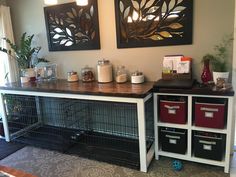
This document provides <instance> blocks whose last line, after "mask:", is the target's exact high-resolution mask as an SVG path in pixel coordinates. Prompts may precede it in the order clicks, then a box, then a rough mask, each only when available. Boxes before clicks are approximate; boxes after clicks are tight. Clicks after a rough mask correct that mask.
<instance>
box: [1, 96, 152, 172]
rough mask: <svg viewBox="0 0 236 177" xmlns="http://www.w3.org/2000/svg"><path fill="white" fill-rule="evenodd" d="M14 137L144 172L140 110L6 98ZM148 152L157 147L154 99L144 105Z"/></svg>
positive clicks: (111, 104) (131, 105) (118, 105)
mask: <svg viewBox="0 0 236 177" xmlns="http://www.w3.org/2000/svg"><path fill="white" fill-rule="evenodd" d="M4 98H5V108H6V113H7V119H8V125H9V131H10V134H11V137H12V138H13V139H14V140H15V141H18V142H22V143H26V144H29V145H32V146H37V147H42V148H47V149H51V150H57V151H61V152H64V153H68V154H77V155H79V156H82V157H86V158H91V159H96V160H100V161H105V162H109V163H113V164H117V165H122V166H127V167H130V168H136V169H139V167H140V157H139V156H140V155H139V136H138V135H139V134H138V120H137V105H136V104H134V103H121V102H105V101H90V100H79V99H64V98H50V97H34V96H20V95H5V96H4ZM145 114H146V115H145V121H146V145H147V151H148V150H149V149H150V148H151V145H152V143H153V141H154V126H153V125H154V122H153V99H149V100H148V101H146V102H145Z"/></svg>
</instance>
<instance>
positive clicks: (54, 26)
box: [44, 0, 100, 51]
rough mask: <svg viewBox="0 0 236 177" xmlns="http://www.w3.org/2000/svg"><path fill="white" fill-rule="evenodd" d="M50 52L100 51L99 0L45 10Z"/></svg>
mask: <svg viewBox="0 0 236 177" xmlns="http://www.w3.org/2000/svg"><path fill="white" fill-rule="evenodd" d="M44 14H45V21H46V28H47V37H48V46H49V51H67V50H91V49H100V36H99V22H98V7H97V0H90V1H89V4H88V5H87V6H77V5H76V3H75V2H73V3H66V4H60V5H56V6H49V7H45V8H44Z"/></svg>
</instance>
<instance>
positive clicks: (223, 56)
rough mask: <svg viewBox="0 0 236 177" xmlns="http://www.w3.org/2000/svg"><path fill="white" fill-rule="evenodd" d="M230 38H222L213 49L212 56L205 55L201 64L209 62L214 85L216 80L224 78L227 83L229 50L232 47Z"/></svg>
mask: <svg viewBox="0 0 236 177" xmlns="http://www.w3.org/2000/svg"><path fill="white" fill-rule="evenodd" d="M232 41H233V38H232V37H231V36H227V37H224V38H223V40H222V42H221V43H220V44H218V45H215V47H214V51H215V53H214V54H206V55H204V56H203V58H202V62H204V63H205V62H206V61H209V62H210V64H211V67H212V71H213V81H214V82H215V83H216V82H217V78H224V79H226V80H227V81H228V78H229V69H230V55H229V48H230V46H231V45H232Z"/></svg>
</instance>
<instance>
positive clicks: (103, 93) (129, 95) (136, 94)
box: [0, 86, 152, 98]
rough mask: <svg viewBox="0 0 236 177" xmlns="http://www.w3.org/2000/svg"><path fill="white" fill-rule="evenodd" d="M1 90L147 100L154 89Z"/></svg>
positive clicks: (9, 88)
mask: <svg viewBox="0 0 236 177" xmlns="http://www.w3.org/2000/svg"><path fill="white" fill-rule="evenodd" d="M0 90H9V91H20V92H40V93H59V94H76V95H89V96H111V97H127V98H145V97H146V96H148V95H149V94H152V88H150V90H148V91H147V92H145V93H108V92H90V91H67V90H57V89H54V90H47V89H31V88H13V87H12V88H11V87H2V86H0Z"/></svg>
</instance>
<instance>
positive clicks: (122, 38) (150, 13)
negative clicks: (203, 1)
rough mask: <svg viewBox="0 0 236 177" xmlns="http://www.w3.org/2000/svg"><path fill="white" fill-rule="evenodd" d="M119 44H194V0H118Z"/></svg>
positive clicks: (134, 45)
mask: <svg viewBox="0 0 236 177" xmlns="http://www.w3.org/2000/svg"><path fill="white" fill-rule="evenodd" d="M115 13H116V38H117V47H118V48H131V47H151V46H168V45H183V44H192V26H193V0H115Z"/></svg>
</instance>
